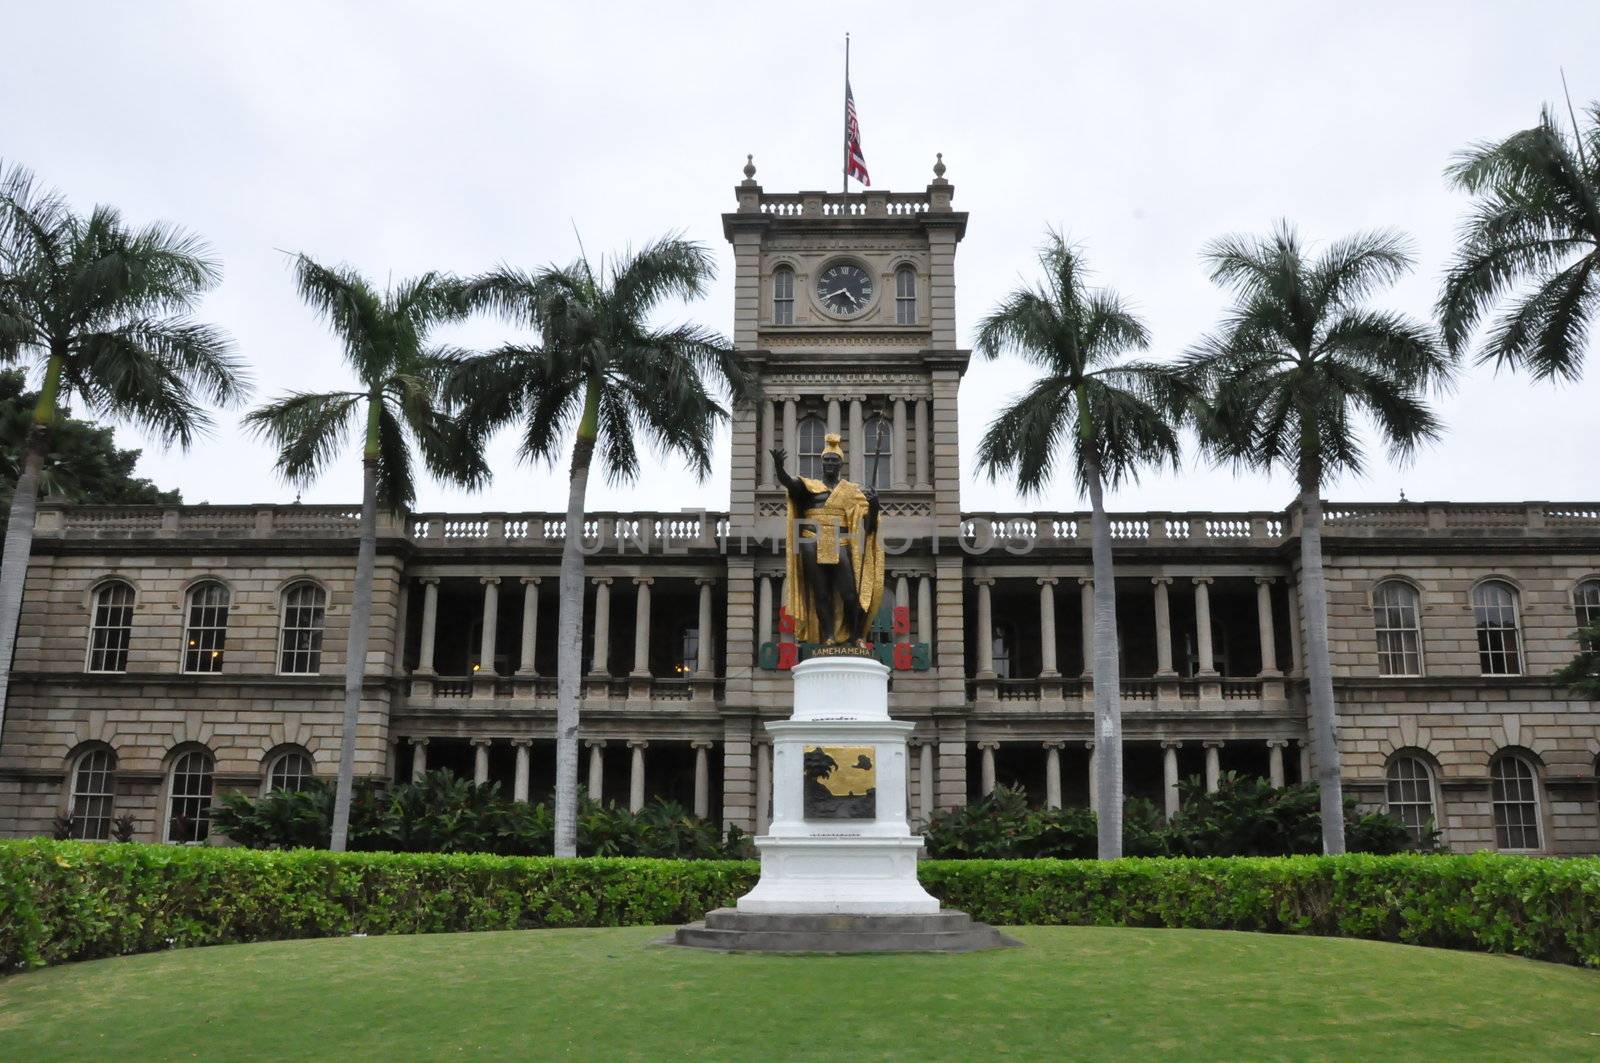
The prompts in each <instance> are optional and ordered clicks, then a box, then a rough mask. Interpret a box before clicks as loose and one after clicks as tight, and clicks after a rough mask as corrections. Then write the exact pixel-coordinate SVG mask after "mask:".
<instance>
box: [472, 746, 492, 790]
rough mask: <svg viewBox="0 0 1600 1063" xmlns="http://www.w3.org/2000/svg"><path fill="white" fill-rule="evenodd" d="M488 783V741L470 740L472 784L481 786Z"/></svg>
mask: <svg viewBox="0 0 1600 1063" xmlns="http://www.w3.org/2000/svg"><path fill="white" fill-rule="evenodd" d="M488 781H489V739H487V738H474V739H473V740H472V782H473V785H475V786H482V785H483V784H484V783H486V782H488Z"/></svg>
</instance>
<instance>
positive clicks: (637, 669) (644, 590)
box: [633, 576, 655, 679]
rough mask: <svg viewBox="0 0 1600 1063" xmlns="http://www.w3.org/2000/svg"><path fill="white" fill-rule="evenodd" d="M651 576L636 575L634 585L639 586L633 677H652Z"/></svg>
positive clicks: (634, 618)
mask: <svg viewBox="0 0 1600 1063" xmlns="http://www.w3.org/2000/svg"><path fill="white" fill-rule="evenodd" d="M654 582H655V579H654V578H653V577H651V576H636V577H635V578H634V581H633V585H634V586H635V587H638V588H639V594H638V597H636V598H635V599H634V608H633V677H634V678H635V679H648V678H650V585H651V584H652V583H654Z"/></svg>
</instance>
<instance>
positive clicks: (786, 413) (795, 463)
mask: <svg viewBox="0 0 1600 1063" xmlns="http://www.w3.org/2000/svg"><path fill="white" fill-rule="evenodd" d="M796 414H797V411H796V410H795V404H794V400H793V399H784V400H783V449H784V452H785V453H787V454H788V455H789V470H790V475H791V476H792V475H794V474H795V473H797V472H799V471H800V460H799V456H798V455H797V454H796V453H795V450H794V448H795V447H797V446H799V445H800V435H799V432H798V430H797V429H796V427H795V426H796V423H797V420H798V418H797V416H796Z"/></svg>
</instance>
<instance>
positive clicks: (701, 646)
mask: <svg viewBox="0 0 1600 1063" xmlns="http://www.w3.org/2000/svg"><path fill="white" fill-rule="evenodd" d="M715 582H716V580H713V579H697V580H695V583H697V584H699V585H700V629H699V630H700V633H699V637H698V638H697V639H696V640H695V643H696V647H697V650H696V652H697V656H696V658H695V662H694V670H695V674H697V675H699V676H701V677H702V678H705V679H710V678H711V677H712V676H713V675H714V674H715V673H716V670H717V658H716V633H715V632H713V631H712V630H711V585H712V584H713V583H715Z"/></svg>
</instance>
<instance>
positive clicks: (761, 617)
mask: <svg viewBox="0 0 1600 1063" xmlns="http://www.w3.org/2000/svg"><path fill="white" fill-rule="evenodd" d="M771 641H773V638H772V577H771V576H757V577H756V649H757V650H760V649H761V646H762V644H763V643H767V642H771Z"/></svg>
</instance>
